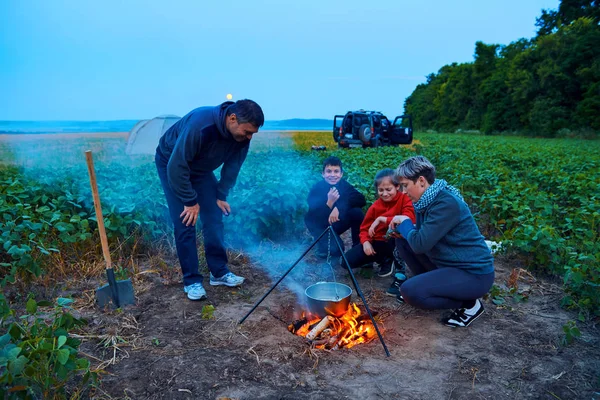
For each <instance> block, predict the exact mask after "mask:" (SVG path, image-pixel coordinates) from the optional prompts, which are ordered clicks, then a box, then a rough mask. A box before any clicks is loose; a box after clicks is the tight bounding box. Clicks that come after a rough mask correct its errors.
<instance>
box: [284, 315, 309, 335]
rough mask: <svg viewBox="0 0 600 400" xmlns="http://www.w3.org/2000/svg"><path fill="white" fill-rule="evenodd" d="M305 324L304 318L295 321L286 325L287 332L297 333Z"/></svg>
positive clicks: (306, 320) (306, 321) (305, 319)
mask: <svg viewBox="0 0 600 400" xmlns="http://www.w3.org/2000/svg"><path fill="white" fill-rule="evenodd" d="M306 323H308V319H307V318H306V317H305V318H302V319H297V320H295V321H294V322H292V323H291V324H289V325H288V331H290V332H292V333H296V332H298V330H300V328H302V327H303V326H304V325H306Z"/></svg>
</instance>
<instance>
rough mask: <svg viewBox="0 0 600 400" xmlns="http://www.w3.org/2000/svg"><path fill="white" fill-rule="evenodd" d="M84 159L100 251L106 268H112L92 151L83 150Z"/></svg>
mask: <svg viewBox="0 0 600 400" xmlns="http://www.w3.org/2000/svg"><path fill="white" fill-rule="evenodd" d="M85 161H86V162H87V168H88V173H89V174H90V186H91V187H92V196H93V197H94V208H95V209H96V220H97V222H98V231H99V232H100V242H102V253H103V254H104V260H105V261H106V269H111V268H112V261H111V259H110V251H109V250H108V239H107V238H106V231H105V230H104V218H103V217H102V205H101V204H100V195H98V185H97V184H96V172H95V171H94V160H93V158H92V151H91V150H88V151H86V152H85Z"/></svg>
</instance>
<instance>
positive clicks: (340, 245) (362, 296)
mask: <svg viewBox="0 0 600 400" xmlns="http://www.w3.org/2000/svg"><path fill="white" fill-rule="evenodd" d="M328 232H329V233H330V234H331V235H332V236H333V237H334V239H335V243H336V245H337V247H338V249H339V250H340V253H342V259H343V260H344V263H345V264H346V268H347V269H348V272H349V273H350V277H351V278H352V284H353V285H354V289H356V293H358V295H359V296H360V299H361V300H362V302H363V304H364V305H365V310H366V311H367V314H369V318H371V322H373V326H374V327H375V331H376V332H377V336H379V340H380V341H381V345H382V346H383V349H384V350H385V354H386V355H387V356H388V357H389V356H390V352H389V350H388V348H387V346H386V345H385V342H384V341H383V336H382V335H381V332H380V331H379V327H378V326H377V322H375V319H374V318H373V314H371V310H370V309H369V305H368V304H367V300H365V296H364V295H363V293H362V290H360V286H359V285H358V282H357V281H356V277H355V276H354V272H353V271H352V268H350V264H349V263H348V260H347V259H346V255H345V254H344V249H343V247H342V244H341V243H340V239H339V238H338V237H337V235H336V234H335V232H334V230H333V228H332V227H331V225H329V226H328V227H327V229H325V230H324V231H323V233H321V235H320V236H319V237H318V238H317V239H316V240H315V241H314V242H313V243H312V244H311V245H310V246H309V247H308V249H306V250H305V251H304V253H302V255H301V256H300V258H298V260H296V262H295V263H294V264H292V266H291V267H290V268H289V269H288V270H287V271H286V272H285V274H283V275H282V276H281V278H279V280H278V281H277V282H275V284H274V285H273V286H271V288H270V289H269V290H268V291H267V293H265V294H264V295H263V297H261V298H260V300H258V301H257V302H256V304H255V305H254V306H253V307H252V309H251V310H250V311H249V312H248V314H246V315H245V316H244V318H242V319H241V320H240V321H239V322H238V324H242V323H243V322H244V321H245V320H246V318H248V317H249V316H250V314H252V312H253V311H254V310H255V309H256V307H258V306H259V305H260V303H262V302H263V300H264V299H265V298H266V297H267V296H268V295H269V294H270V293H271V292H272V291H273V289H275V288H276V287H277V285H279V283H281V281H282V280H283V278H285V277H286V276H287V275H288V274H289V273H290V272H291V271H292V270H293V269H294V267H295V266H296V265H298V263H299V262H300V261H301V260H302V259H303V258H304V257H305V256H306V254H308V252H309V251H310V250H311V249H312V248H313V247H315V245H316V244H317V242H318V241H319V240H321V238H322V237H323V236H325V234H326V233H328Z"/></svg>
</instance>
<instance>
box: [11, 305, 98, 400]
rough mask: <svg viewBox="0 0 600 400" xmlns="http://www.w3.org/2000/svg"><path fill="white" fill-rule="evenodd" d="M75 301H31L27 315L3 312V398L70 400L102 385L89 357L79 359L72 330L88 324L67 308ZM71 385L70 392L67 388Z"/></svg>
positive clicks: (77, 346)
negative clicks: (71, 397) (49, 307)
mask: <svg viewBox="0 0 600 400" xmlns="http://www.w3.org/2000/svg"><path fill="white" fill-rule="evenodd" d="M71 301H72V300H70V299H59V301H57V303H56V305H55V306H54V307H53V308H52V309H51V310H50V311H41V310H40V309H39V307H48V306H50V305H51V303H49V302H45V301H40V302H36V301H35V300H34V299H33V298H30V299H29V300H28V301H27V305H26V311H27V313H26V314H24V315H20V316H18V317H17V316H16V315H15V313H14V311H11V310H9V309H8V308H4V313H5V314H4V317H6V320H5V319H4V318H3V320H2V329H3V330H6V333H5V334H4V335H2V336H0V397H2V398H9V399H27V398H44V399H50V398H54V399H66V398H69V397H70V395H75V394H81V393H82V391H84V390H86V389H87V388H89V387H90V385H94V384H95V383H96V382H97V378H98V375H97V373H96V372H94V371H91V370H90V363H89V361H88V360H87V359H86V358H83V357H79V345H80V344H81V342H80V341H79V340H78V339H75V338H73V337H71V336H70V334H69V331H70V330H73V329H75V328H77V327H79V326H82V325H84V324H85V321H83V320H80V319H77V318H75V317H74V316H73V315H72V314H71V313H70V312H69V311H68V310H69V304H70V302H71ZM67 386H69V390H68V389H67Z"/></svg>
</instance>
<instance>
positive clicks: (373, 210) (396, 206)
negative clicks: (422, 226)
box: [360, 192, 416, 243]
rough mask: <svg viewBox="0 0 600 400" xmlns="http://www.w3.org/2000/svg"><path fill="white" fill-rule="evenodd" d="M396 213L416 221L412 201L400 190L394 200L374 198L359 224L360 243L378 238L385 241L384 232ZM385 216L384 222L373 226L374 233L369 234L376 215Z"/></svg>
mask: <svg viewBox="0 0 600 400" xmlns="http://www.w3.org/2000/svg"><path fill="white" fill-rule="evenodd" d="M396 215H406V216H407V217H409V218H410V219H411V221H412V222H413V224H414V223H415V222H416V218H415V209H414V208H413V204H412V201H410V199H409V198H408V196H407V195H405V194H404V193H402V192H398V194H397V195H396V197H395V198H394V200H392V201H389V202H385V201H383V200H381V199H377V200H375V203H373V205H372V206H371V207H369V210H368V211H367V215H365V219H363V222H362V224H361V225H360V243H364V242H370V241H373V240H378V241H381V242H385V240H386V239H385V237H384V236H385V234H386V233H387V230H388V228H389V225H390V222H392V219H393V218H394V217H395V216H396ZM382 216H383V217H386V223H385V224H384V223H380V224H379V225H377V228H375V235H374V236H373V237H371V236H369V228H370V227H371V224H372V223H373V221H375V219H376V218H377V217H382Z"/></svg>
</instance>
